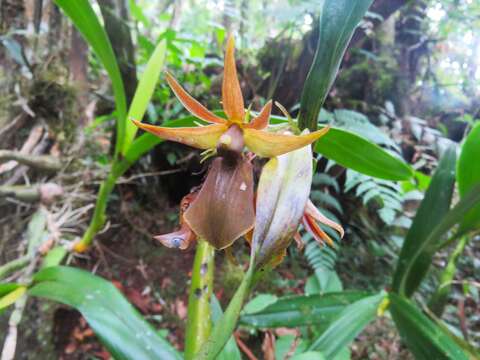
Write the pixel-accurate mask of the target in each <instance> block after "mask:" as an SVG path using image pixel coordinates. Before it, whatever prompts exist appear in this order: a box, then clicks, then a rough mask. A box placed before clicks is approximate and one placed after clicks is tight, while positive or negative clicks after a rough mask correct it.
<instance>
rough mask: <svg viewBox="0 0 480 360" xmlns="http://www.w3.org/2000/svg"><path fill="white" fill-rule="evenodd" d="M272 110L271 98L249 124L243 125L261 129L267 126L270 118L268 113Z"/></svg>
mask: <svg viewBox="0 0 480 360" xmlns="http://www.w3.org/2000/svg"><path fill="white" fill-rule="evenodd" d="M271 112H272V100H270V101H269V102H267V103H266V104H265V106H264V107H263V109H262V111H260V114H258V116H257V117H256V118H253V119H252V121H250V123H249V124H247V125H246V126H245V127H246V128H250V129H256V130H263V129H265V128H266V127H267V126H268V120H269V119H270V114H271Z"/></svg>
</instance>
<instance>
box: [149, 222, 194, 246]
mask: <svg viewBox="0 0 480 360" xmlns="http://www.w3.org/2000/svg"><path fill="white" fill-rule="evenodd" d="M154 238H155V239H156V240H158V241H159V242H160V243H162V245H164V246H166V247H168V248H173V249H180V250H185V249H188V247H189V246H190V244H191V243H192V242H193V241H195V239H196V236H195V234H194V233H193V231H192V230H191V229H190V228H189V227H188V226H187V225H183V226H182V227H181V228H180V230H178V231H174V232H172V233H169V234H164V235H158V236H155V237H154Z"/></svg>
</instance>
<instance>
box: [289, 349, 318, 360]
mask: <svg viewBox="0 0 480 360" xmlns="http://www.w3.org/2000/svg"><path fill="white" fill-rule="evenodd" d="M326 359H327V358H326V357H325V355H323V354H322V353H321V352H318V351H307V352H304V353H303V354H299V355H295V356H293V357H291V358H290V360H326Z"/></svg>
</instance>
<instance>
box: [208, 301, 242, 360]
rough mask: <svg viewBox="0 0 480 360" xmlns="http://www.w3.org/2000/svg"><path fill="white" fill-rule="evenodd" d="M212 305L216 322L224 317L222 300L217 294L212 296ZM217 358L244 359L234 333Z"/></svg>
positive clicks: (214, 321)
mask: <svg viewBox="0 0 480 360" xmlns="http://www.w3.org/2000/svg"><path fill="white" fill-rule="evenodd" d="M211 307H212V320H213V323H214V324H216V323H217V322H218V320H220V319H221V318H222V315H223V311H222V307H221V306H220V302H219V301H218V299H217V298H216V297H215V296H212V298H211ZM216 360H242V354H241V353H240V350H239V349H238V346H237V343H236V342H235V338H234V337H233V335H232V336H231V337H230V340H228V342H227V344H226V345H225V347H224V348H223V350H222V351H221V352H220V354H218V356H217V359H216Z"/></svg>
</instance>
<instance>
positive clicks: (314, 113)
mask: <svg viewBox="0 0 480 360" xmlns="http://www.w3.org/2000/svg"><path fill="white" fill-rule="evenodd" d="M372 2H373V0H356V1H351V0H335V1H323V2H322V7H321V11H320V18H319V19H320V20H319V21H320V22H319V31H320V36H319V38H318V46H317V50H316V52H315V57H314V59H313V64H312V66H311V68H310V71H309V73H308V75H307V79H306V81H305V85H304V87H303V91H302V97H301V101H300V113H299V126H300V128H302V129H303V128H309V129H310V130H315V128H316V127H317V118H318V114H319V113H320V109H321V108H322V105H323V102H324V101H325V98H326V97H327V95H328V92H329V90H330V88H331V87H332V84H333V82H334V80H335V77H336V75H337V72H338V69H339V67H340V63H341V61H342V57H343V54H344V53H345V50H346V49H347V45H348V43H349V41H350V39H351V37H352V35H353V32H354V30H355V28H356V27H357V25H358V23H359V22H360V20H361V19H362V17H363V16H364V15H365V13H366V12H367V10H368V8H369V7H370V4H371V3H372Z"/></svg>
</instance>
